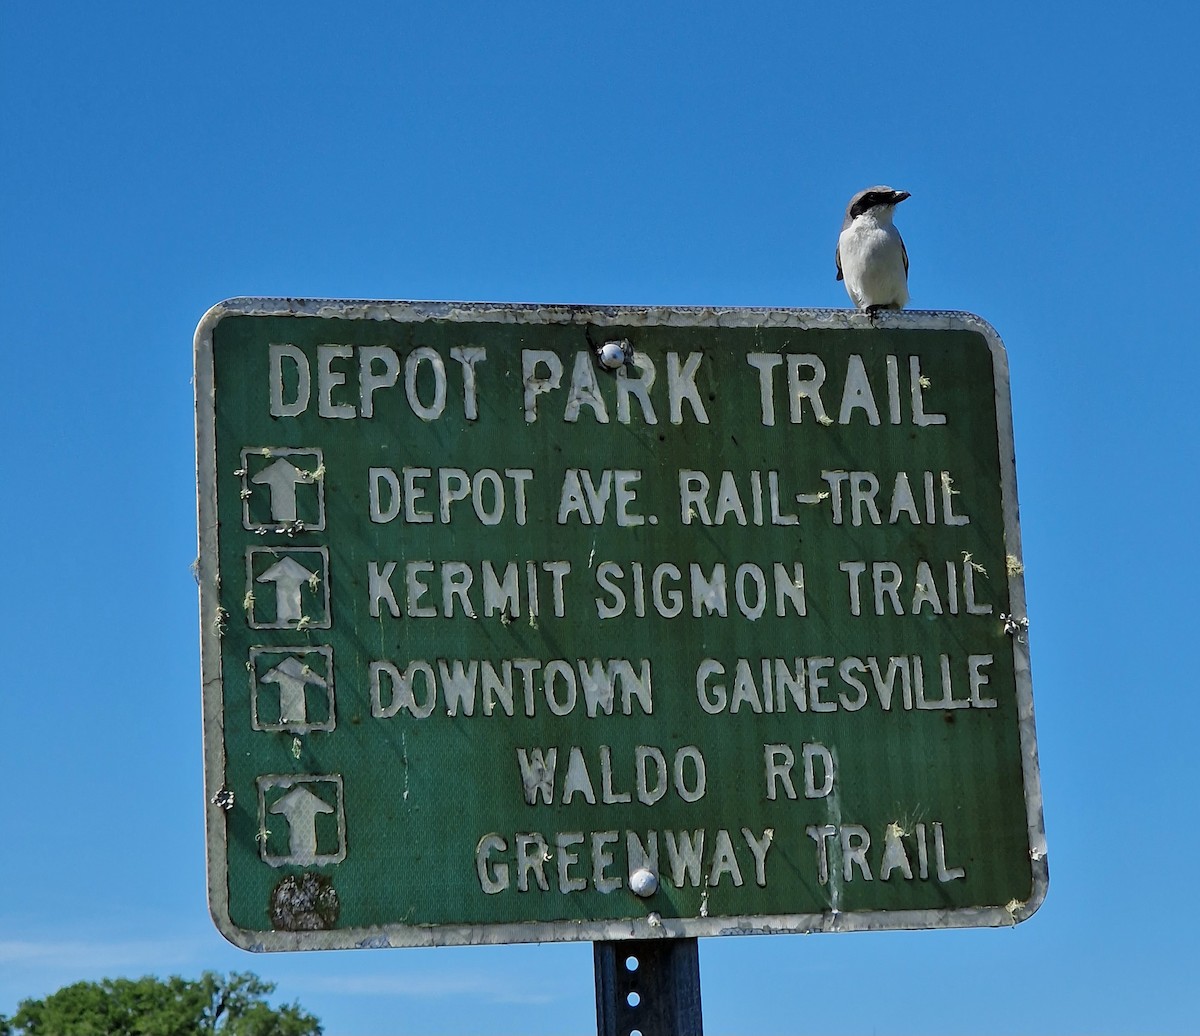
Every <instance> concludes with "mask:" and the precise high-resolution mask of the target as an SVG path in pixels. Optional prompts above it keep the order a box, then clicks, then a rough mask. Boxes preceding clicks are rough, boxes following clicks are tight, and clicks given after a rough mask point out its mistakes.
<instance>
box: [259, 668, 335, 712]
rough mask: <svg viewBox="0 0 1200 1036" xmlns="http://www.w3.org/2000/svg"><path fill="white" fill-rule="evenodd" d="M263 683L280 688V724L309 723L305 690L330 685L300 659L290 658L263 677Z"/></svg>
mask: <svg viewBox="0 0 1200 1036" xmlns="http://www.w3.org/2000/svg"><path fill="white" fill-rule="evenodd" d="M262 682H263V683H273V684H277V685H278V687H279V722H280V723H283V724H304V723H307V722H308V704H307V702H306V701H305V695H304V688H305V687H307V686H308V685H309V684H316V685H317V686H318V687H327V686H328V684H327V683H326V682H325V681H324V680H323V679H321V677H320V676H318V675H317V674H316V673H314V672H313V671H312V669H310V668H309V667H308V666H307V665H305V664H304V663H303V662H301V661H300V659H298V658H296V657H294V656H289V657H288V658H285V659H284V660H283V661H282V662H280V663H279V665H277V666H275V667H274V668H273V669H270V670H268V671H267V672H266V673H264V674H263V676H262Z"/></svg>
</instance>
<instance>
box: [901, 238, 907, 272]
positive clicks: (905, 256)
mask: <svg viewBox="0 0 1200 1036" xmlns="http://www.w3.org/2000/svg"><path fill="white" fill-rule="evenodd" d="M900 254H901V255H902V256H904V276H905V277H907V276H908V249H907V248H905V247H904V238H901V239H900Z"/></svg>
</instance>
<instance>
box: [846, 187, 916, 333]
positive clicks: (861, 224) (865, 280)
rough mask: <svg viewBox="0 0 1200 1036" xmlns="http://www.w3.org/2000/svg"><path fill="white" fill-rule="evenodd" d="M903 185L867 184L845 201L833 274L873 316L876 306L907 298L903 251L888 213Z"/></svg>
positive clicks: (897, 305) (902, 195)
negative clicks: (894, 188)
mask: <svg viewBox="0 0 1200 1036" xmlns="http://www.w3.org/2000/svg"><path fill="white" fill-rule="evenodd" d="M907 197H909V193H908V191H893V190H892V189H891V188H890V187H884V186H879V187H868V188H867V189H866V190H865V191H859V192H858V193H857V194H856V195H855V196H854V197H853V198H851V199H850V204H849V205H847V206H846V219H845V222H843V223H842V233H841V235H840V236H839V237H838V243H837V252H836V253H835V254H834V258H835V260H836V262H837V279H838V280H839V281H840V280H842V279H843V278H844V279H845V281H846V291H847V292H849V294H850V298H852V299H853V300H854V304H855V305H856V306H857V307H858V308H859V309H865V310H866V311H867V315H868V316H874V315H875V314H876V313H877V312H878V311H879V310H881V309H903V308H904V305H905V303H907V302H908V252H907V251H905V248H904V241H903V239H902V238H901V237H900V231H898V230H897V229H896V228H895V227H894V226H893V225H892V215H893V214H894V213H895V211H896V206H897V205H899V204H900V203H901V202H902V201H904V199H905V198H907Z"/></svg>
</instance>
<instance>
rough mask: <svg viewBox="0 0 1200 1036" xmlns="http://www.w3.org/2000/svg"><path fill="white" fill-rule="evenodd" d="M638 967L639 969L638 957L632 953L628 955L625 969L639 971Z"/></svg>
mask: <svg viewBox="0 0 1200 1036" xmlns="http://www.w3.org/2000/svg"><path fill="white" fill-rule="evenodd" d="M637 969H638V959H637V957H635V956H634V955H633V954H630V955H629V956H628V957H626V958H625V970H626V971H637Z"/></svg>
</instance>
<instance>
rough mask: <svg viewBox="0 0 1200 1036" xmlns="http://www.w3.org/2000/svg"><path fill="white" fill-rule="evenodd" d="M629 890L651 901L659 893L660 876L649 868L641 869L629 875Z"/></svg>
mask: <svg viewBox="0 0 1200 1036" xmlns="http://www.w3.org/2000/svg"><path fill="white" fill-rule="evenodd" d="M629 888H630V889H631V890H632V891H633V894H634V895H635V896H641V897H642V899H649V898H650V897H651V896H653V895H654V893H656V892H657V891H658V875H657V874H655V873H654V871H652V870H651V869H650V868H649V867H639V868H638V869H637V870H635V871H634V872H633V873H632V874H631V875H629Z"/></svg>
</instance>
